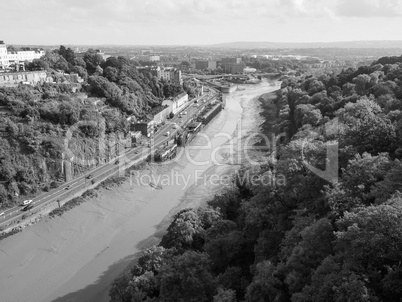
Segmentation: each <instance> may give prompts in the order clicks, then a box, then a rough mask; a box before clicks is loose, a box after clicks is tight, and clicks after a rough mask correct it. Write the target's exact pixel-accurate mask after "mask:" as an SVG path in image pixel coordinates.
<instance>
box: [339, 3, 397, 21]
mask: <svg viewBox="0 0 402 302" xmlns="http://www.w3.org/2000/svg"><path fill="white" fill-rule="evenodd" d="M335 12H336V14H338V15H339V16H344V17H397V16H402V0H340V1H339V3H338V5H337V7H336V11H335Z"/></svg>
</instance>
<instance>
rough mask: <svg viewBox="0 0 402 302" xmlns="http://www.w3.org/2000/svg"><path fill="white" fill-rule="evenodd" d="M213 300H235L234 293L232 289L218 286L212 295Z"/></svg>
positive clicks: (230, 301) (228, 301) (225, 301)
mask: <svg viewBox="0 0 402 302" xmlns="http://www.w3.org/2000/svg"><path fill="white" fill-rule="evenodd" d="M214 302H236V293H235V291H234V290H232V289H223V288H221V287H220V288H218V293H217V294H216V295H215V296H214Z"/></svg>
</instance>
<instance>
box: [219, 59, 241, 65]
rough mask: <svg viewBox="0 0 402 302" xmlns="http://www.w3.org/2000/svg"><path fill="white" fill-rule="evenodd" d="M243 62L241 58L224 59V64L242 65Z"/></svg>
mask: <svg viewBox="0 0 402 302" xmlns="http://www.w3.org/2000/svg"><path fill="white" fill-rule="evenodd" d="M241 62H242V60H241V58H223V59H222V64H225V63H233V64H240V63H241Z"/></svg>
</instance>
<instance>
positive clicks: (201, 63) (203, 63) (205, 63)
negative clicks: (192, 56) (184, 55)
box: [195, 60, 216, 70]
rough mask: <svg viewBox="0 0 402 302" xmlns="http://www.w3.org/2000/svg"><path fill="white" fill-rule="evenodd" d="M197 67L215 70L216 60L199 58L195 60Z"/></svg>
mask: <svg viewBox="0 0 402 302" xmlns="http://www.w3.org/2000/svg"><path fill="white" fill-rule="evenodd" d="M195 69H199V70H204V69H209V70H215V69H216V61H209V60H197V61H195Z"/></svg>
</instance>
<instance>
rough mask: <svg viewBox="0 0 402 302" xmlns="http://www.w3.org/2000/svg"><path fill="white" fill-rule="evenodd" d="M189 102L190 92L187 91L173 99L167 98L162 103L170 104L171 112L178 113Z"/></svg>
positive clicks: (164, 104)
mask: <svg viewBox="0 0 402 302" xmlns="http://www.w3.org/2000/svg"><path fill="white" fill-rule="evenodd" d="M187 103H188V94H187V93H185V92H182V93H181V94H179V95H178V96H176V97H174V98H173V99H167V100H164V101H163V103H162V106H168V107H169V108H170V112H173V114H176V113H177V112H179V111H180V110H182V109H183V108H184V107H186V105H187Z"/></svg>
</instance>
